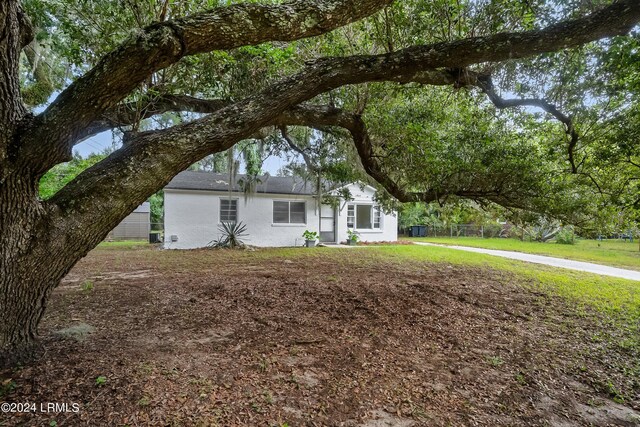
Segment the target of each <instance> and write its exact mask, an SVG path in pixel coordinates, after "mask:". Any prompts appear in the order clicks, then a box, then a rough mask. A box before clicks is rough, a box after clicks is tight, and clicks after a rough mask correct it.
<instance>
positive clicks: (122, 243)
mask: <svg viewBox="0 0 640 427" xmlns="http://www.w3.org/2000/svg"><path fill="white" fill-rule="evenodd" d="M147 246H148V247H152V246H151V244H150V243H149V242H148V241H146V240H116V241H113V242H101V243H100V244H99V245H98V247H99V248H102V249H125V250H126V249H144V247H147Z"/></svg>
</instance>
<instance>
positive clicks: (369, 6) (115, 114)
mask: <svg viewBox="0 0 640 427" xmlns="http://www.w3.org/2000/svg"><path fill="white" fill-rule="evenodd" d="M32 3H33V1H32ZM36 3H37V1H36ZM167 3H168V2H159V4H160V5H163V4H164V5H165V6H166V4H167ZM391 3H392V0H318V1H314V2H311V1H303V0H299V1H290V2H285V3H281V4H256V3H239V4H234V5H230V6H225V7H217V8H214V9H212V10H209V11H206V12H198V13H195V14H192V15H191V16H184V17H180V18H170V19H168V20H166V19H165V14H164V13H161V17H160V18H159V19H158V21H159V22H156V23H153V24H151V25H147V26H144V27H143V28H142V29H141V30H139V31H134V32H133V33H132V34H131V35H130V36H129V37H128V38H127V39H126V40H124V41H123V42H122V43H120V44H119V45H118V46H117V47H116V48H115V49H113V50H112V51H111V52H109V53H107V54H104V55H103V56H102V57H101V58H100V59H99V60H98V61H96V62H95V65H94V66H93V67H92V68H91V69H90V70H88V71H87V72H86V73H84V75H82V76H80V77H77V78H75V79H73V81H72V82H70V84H68V85H67V86H66V88H64V90H62V91H61V93H60V94H59V95H58V96H57V97H56V99H55V101H53V102H52V103H51V104H50V105H48V106H47V108H46V109H45V110H44V111H43V112H41V113H40V114H37V115H34V114H32V113H31V112H29V110H28V109H27V108H26V106H25V103H24V100H25V99H26V96H27V94H26V93H23V92H26V91H23V90H21V78H20V77H21V74H20V73H21V70H20V62H21V58H24V56H21V55H26V56H27V57H28V58H31V57H32V56H33V55H32V53H29V52H25V48H26V47H27V46H29V45H30V44H32V41H33V38H34V37H35V30H34V26H33V25H32V20H31V19H30V18H29V16H27V13H26V12H25V10H26V9H25V7H24V5H23V4H21V1H19V0H4V1H2V2H0V94H1V95H2V97H1V100H0V313H1V314H2V322H0V353H1V356H0V361H1V362H3V363H6V362H11V361H15V360H17V359H19V358H22V357H25V356H28V355H29V354H30V353H32V352H33V349H34V342H35V339H36V334H37V327H38V323H39V322H40V319H41V318H42V316H43V313H44V311H45V308H46V305H47V300H48V299H49V296H50V294H51V291H52V290H53V289H54V288H55V287H56V286H57V285H58V284H59V282H60V280H61V279H62V278H63V277H64V276H65V274H67V272H68V271H69V270H70V269H71V268H72V267H73V266H74V265H75V263H76V262H77V261H78V260H79V259H81V258H82V257H83V256H85V255H86V254H87V253H88V252H89V251H90V250H91V249H92V248H93V247H95V246H96V245H97V244H98V243H99V242H100V241H101V240H102V239H103V238H104V237H105V236H106V235H107V233H108V232H109V231H110V230H111V229H112V228H113V227H114V226H116V225H117V224H118V223H119V222H120V221H121V220H122V219H123V218H124V217H125V216H126V215H128V214H129V213H130V212H131V211H132V210H133V209H134V208H135V207H136V206H138V205H139V204H140V203H141V202H143V201H144V200H146V199H147V198H148V197H149V196H150V195H152V194H153V193H155V192H156V191H158V190H159V189H161V188H162V187H163V186H164V185H166V184H167V183H168V182H169V181H170V180H171V178H172V177H174V176H175V175H176V174H177V173H179V172H180V171H182V170H184V169H186V168H187V167H188V166H189V165H191V164H193V163H194V162H196V161H198V160H200V159H202V158H203V157H205V156H207V155H209V154H212V153H218V152H221V151H224V150H227V149H229V148H230V147H232V146H234V145H235V144H236V143H238V142H239V141H242V140H245V139H247V138H250V137H251V136H252V135H255V134H256V133H258V132H260V131H261V130H262V129H264V128H268V127H273V126H275V127H277V128H280V129H284V128H286V126H308V127H312V128H319V129H326V128H328V127H338V128H342V129H343V130H346V132H348V134H350V135H351V137H352V138H353V142H354V144H355V147H356V150H357V153H358V155H359V156H360V158H361V160H362V165H363V167H364V170H365V171H366V172H367V173H368V174H369V175H370V176H371V177H372V178H373V179H375V180H376V181H377V182H379V183H380V184H381V185H382V186H383V187H384V188H385V189H386V190H387V191H388V192H389V193H390V194H392V195H393V196H395V197H397V198H398V199H399V200H401V201H431V200H436V199H437V198H438V197H440V196H442V193H441V192H440V193H438V192H436V191H418V190H416V188H407V187H406V186H403V185H402V184H401V183H399V182H397V181H396V180H394V177H393V176H391V175H390V174H389V173H388V172H387V171H385V170H384V168H382V167H381V165H380V163H379V161H378V157H377V156H376V153H375V147H374V144H373V143H372V140H371V137H370V136H369V133H368V130H367V126H366V123H365V121H364V119H363V115H362V111H361V110H358V109H356V110H355V111H353V110H342V109H339V108H337V107H336V106H335V105H332V104H331V103H329V104H327V103H319V101H318V99H319V98H318V96H320V95H322V94H326V93H328V92H330V91H333V90H336V89H338V88H341V87H344V86H346V85H358V84H363V83H367V82H392V83H418V84H422V85H437V86H455V87H462V86H467V87H475V88H478V89H479V90H480V91H482V92H483V93H485V94H486V95H487V96H488V99H490V100H491V101H492V102H493V103H494V104H495V105H496V106H497V107H498V108H507V107H512V106H527V105H532V106H537V107H540V108H542V109H544V110H545V111H547V112H548V113H549V114H550V115H551V116H553V117H555V118H556V119H558V120H559V121H560V122H561V123H563V124H564V125H565V131H566V133H567V135H568V139H569V153H570V154H571V153H572V149H571V148H572V147H571V145H572V144H573V145H575V138H577V136H576V135H575V130H574V128H573V124H572V122H571V119H570V118H569V117H567V116H566V115H564V114H563V113H562V112H561V111H559V110H558V109H556V108H555V106H554V105H552V104H550V103H548V102H545V101H543V100H538V99H518V100H505V99H502V98H501V97H500V96H498V95H497V94H496V92H495V90H494V87H493V84H492V82H491V76H490V75H488V73H482V72H480V71H478V69H473V68H472V67H473V66H474V65H477V64H488V63H489V64H490V63H499V62H503V61H513V60H515V59H519V58H526V57H532V56H535V55H540V54H544V53H547V52H554V51H558V50H562V49H571V48H575V47H579V46H581V45H583V44H585V43H588V42H591V41H594V40H599V39H602V38H607V37H611V36H615V35H622V34H626V33H627V32H629V31H630V29H631V28H632V27H633V26H634V25H636V24H637V23H638V22H640V2H638V1H637V0H620V1H616V2H614V3H613V4H609V5H608V6H605V7H602V8H600V9H598V10H596V11H594V12H592V13H590V14H586V15H582V16H578V17H575V18H573V19H567V20H560V21H557V22H555V23H551V24H549V25H548V26H546V27H545V28H537V29H531V30H528V31H517V32H494V33H493V34H491V29H488V31H485V32H486V33H487V34H486V35H482V36H476V37H466V38H465V37H461V38H457V37H455V36H454V37H451V39H447V40H443V41H441V42H438V43H431V44H423V45H422V44H416V45H413V46H410V47H405V48H402V49H395V48H394V47H393V46H392V45H391V43H390V45H389V46H388V48H387V49H386V53H383V54H377V55H354V56H347V55H342V56H332V57H325V58H319V59H315V60H313V61H308V62H306V63H305V64H304V65H303V66H301V67H300V68H299V69H298V70H297V71H296V72H294V73H291V74H290V75H288V76H282V78H281V79H279V80H278V81H275V82H270V83H269V84H266V85H265V86H264V88H263V89H262V90H260V91H259V92H257V93H253V94H249V95H247V96H245V97H243V98H239V99H233V100H231V99H199V98H196V97H193V96H186V95H185V94H183V93H162V94H158V93H153V94H151V93H149V94H145V93H142V94H141V95H142V96H137V99H136V100H135V102H136V103H137V104H138V105H140V104H141V103H142V104H143V107H142V108H137V109H135V110H134V109H132V108H131V105H129V104H130V103H131V102H132V101H131V98H130V96H131V95H132V94H133V93H136V94H137V95H140V88H141V87H144V83H145V82H147V81H149V79H151V78H152V76H154V75H156V74H157V73H159V72H162V71H163V70H166V69H168V68H170V67H173V66H176V64H184V62H185V61H187V60H188V58H190V57H193V56H196V55H202V54H206V53H208V52H214V51H231V50H234V49H237V48H239V47H243V46H255V45H259V44H261V43H264V42H290V41H294V40H300V39H303V38H310V37H315V36H319V35H322V34H325V33H328V32H331V31H332V30H334V29H336V28H338V27H342V26H345V25H349V24H351V23H354V22H356V21H360V20H363V19H365V18H367V17H368V16H371V15H373V14H376V13H378V12H380V11H381V10H383V9H384V8H386V7H388V6H389V5H390V4H391ZM423 3H424V5H423V6H422V7H424V8H425V9H428V8H429V7H430V3H431V2H430V1H428V0H425V1H424V2H423ZM165 11H166V10H165ZM31 59H32V58H31ZM87 62H89V61H88V60H87ZM33 65H34V66H33V71H34V73H37V72H38V67H37V66H36V64H33ZM183 69H185V67H183ZM186 69H187V70H188V67H186ZM221 78H222V76H221ZM41 83H42V82H41ZM44 83H45V86H50V82H46V81H45V82H44ZM196 84H197V82H196ZM28 95H29V97H31V98H33V93H31V92H29V93H28ZM147 95H148V96H147ZM314 98H315V99H316V100H315V101H314ZM132 111H135V113H132ZM167 111H189V112H195V113H200V114H202V116H201V117H200V118H198V119H196V120H192V121H190V122H186V123H181V124H177V125H175V126H172V127H169V128H166V129H161V130H150V131H149V130H148V131H144V132H143V131H132V132H128V133H127V134H126V135H125V138H124V140H123V145H122V147H121V148H120V149H118V150H117V151H115V152H114V153H112V154H111V155H109V156H108V157H107V158H106V159H104V160H103V161H101V162H99V163H97V164H96V165H94V166H92V167H90V168H89V169H88V170H86V171H85V172H84V173H82V174H81V175H79V176H78V177H77V178H76V179H74V180H73V181H72V182H70V183H68V184H67V185H66V186H65V187H64V188H63V189H62V190H60V191H59V192H57V193H56V194H55V195H54V196H53V197H51V198H49V199H47V200H42V199H41V198H40V197H39V193H38V183H39V181H40V178H41V177H42V176H43V175H44V174H45V173H46V172H47V171H48V170H50V169H51V168H53V167H54V166H56V165H57V164H60V163H63V162H66V161H69V160H70V159H71V158H72V152H73V148H74V146H75V145H77V144H79V143H80V142H82V141H83V140H85V139H86V138H88V137H90V136H92V135H95V134H97V133H99V132H103V131H105V130H110V129H114V128H117V127H122V126H126V125H130V124H133V123H134V122H136V121H139V120H140V119H141V118H148V117H152V116H154V115H157V114H162V113H164V112H167ZM134 130H135V129H134ZM570 157H571V156H570ZM569 162H570V163H571V164H572V165H573V167H574V168H575V167H576V166H575V164H574V163H575V161H574V159H571V158H569ZM485 184H486V183H485ZM451 193H452V194H454V195H457V196H460V197H469V198H475V199H482V198H485V199H486V200H492V201H496V202H498V203H505V204H508V203H509V200H508V199H506V198H504V197H503V195H502V194H501V191H500V189H499V188H495V187H491V186H490V185H489V186H487V185H484V184H483V186H480V187H478V188H474V187H473V186H471V187H468V188H466V187H465V188H456V189H452V190H451Z"/></svg>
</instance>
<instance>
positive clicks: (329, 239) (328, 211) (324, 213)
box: [320, 205, 336, 243]
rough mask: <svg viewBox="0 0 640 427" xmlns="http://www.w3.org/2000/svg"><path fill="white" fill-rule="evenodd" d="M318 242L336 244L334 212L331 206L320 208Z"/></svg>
mask: <svg viewBox="0 0 640 427" xmlns="http://www.w3.org/2000/svg"><path fill="white" fill-rule="evenodd" d="M320 241H321V242H323V243H335V242H336V210H335V208H334V207H333V206H329V205H322V206H320Z"/></svg>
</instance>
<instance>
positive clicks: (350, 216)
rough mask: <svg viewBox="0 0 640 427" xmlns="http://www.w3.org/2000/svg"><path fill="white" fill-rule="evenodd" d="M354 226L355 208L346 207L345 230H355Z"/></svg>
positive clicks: (352, 206) (353, 206) (351, 206)
mask: <svg viewBox="0 0 640 427" xmlns="http://www.w3.org/2000/svg"><path fill="white" fill-rule="evenodd" d="M355 225H356V206H355V205H349V206H347V228H355Z"/></svg>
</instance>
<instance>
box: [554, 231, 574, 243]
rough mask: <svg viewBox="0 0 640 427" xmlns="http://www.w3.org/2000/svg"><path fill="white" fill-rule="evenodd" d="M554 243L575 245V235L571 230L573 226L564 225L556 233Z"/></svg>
mask: <svg viewBox="0 0 640 427" xmlns="http://www.w3.org/2000/svg"><path fill="white" fill-rule="evenodd" d="M556 243H559V244H561V245H575V244H576V235H575V233H574V232H573V228H571V227H565V228H563V229H562V230H560V231H559V232H558V234H556Z"/></svg>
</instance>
